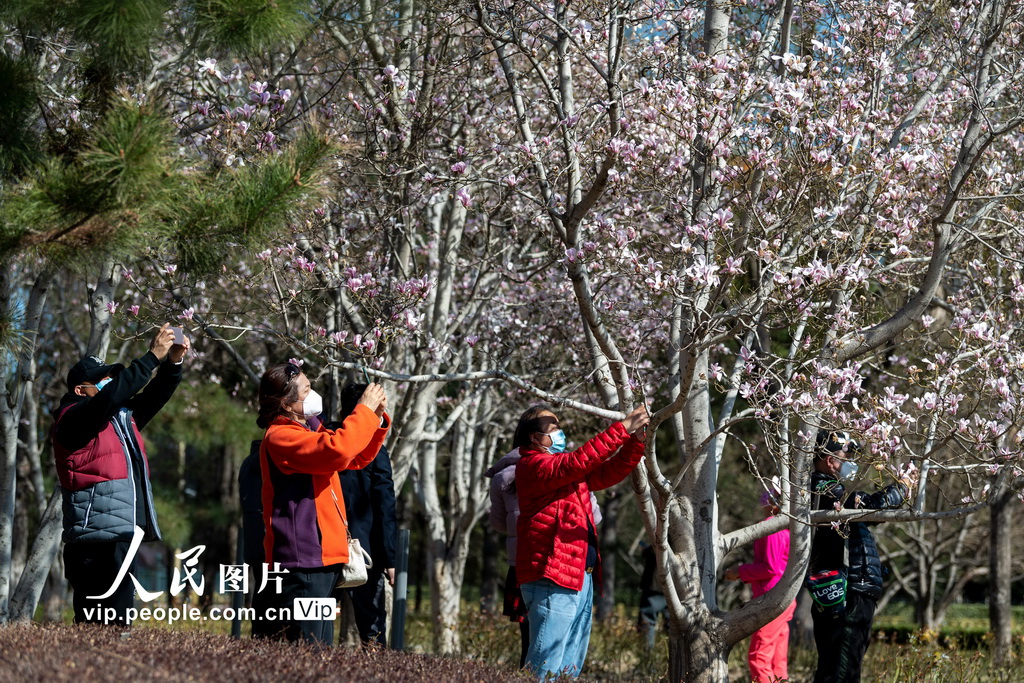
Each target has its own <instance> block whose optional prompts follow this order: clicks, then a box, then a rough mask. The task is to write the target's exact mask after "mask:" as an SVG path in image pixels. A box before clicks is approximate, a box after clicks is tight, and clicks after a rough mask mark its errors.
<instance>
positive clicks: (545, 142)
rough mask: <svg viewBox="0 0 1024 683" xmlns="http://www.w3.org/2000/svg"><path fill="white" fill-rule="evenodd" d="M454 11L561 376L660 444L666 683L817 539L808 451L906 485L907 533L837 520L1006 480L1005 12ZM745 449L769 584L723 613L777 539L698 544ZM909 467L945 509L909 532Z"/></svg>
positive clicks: (752, 613)
mask: <svg viewBox="0 0 1024 683" xmlns="http://www.w3.org/2000/svg"><path fill="white" fill-rule="evenodd" d="M477 10H478V13H477V20H478V22H479V25H480V27H481V30H482V31H483V32H484V34H485V35H486V36H487V37H488V41H489V45H490V47H491V48H492V60H493V62H494V63H495V68H496V69H501V71H502V73H503V74H504V76H505V81H506V93H507V97H508V102H509V105H508V106H509V110H510V112H509V113H510V120H512V121H514V122H515V124H516V125H517V127H518V130H519V136H518V139H517V140H516V141H515V142H514V143H513V144H510V146H509V147H508V148H507V150H506V152H507V154H508V155H509V156H513V155H516V156H521V158H522V159H523V160H524V161H525V162H526V163H527V164H528V166H529V169H530V171H531V172H530V175H529V178H528V180H527V182H525V183H523V184H521V185H519V191H520V192H523V193H528V194H529V195H530V196H531V197H532V198H533V199H534V202H535V205H536V206H537V207H538V208H537V211H538V214H539V215H541V216H543V218H544V219H545V220H546V221H547V224H548V228H549V229H550V232H551V234H552V235H554V236H556V238H557V240H558V241H559V242H560V246H559V250H560V251H561V252H562V255H563V259H562V267H563V268H564V278H565V282H566V283H568V284H570V285H571V287H572V292H573V297H574V300H575V303H576V305H577V306H578V312H579V317H580V318H581V319H582V321H583V323H584V326H585V334H584V333H581V334H580V335H579V342H578V344H579V345H580V346H584V345H586V344H587V342H588V341H589V340H593V343H592V344H590V345H589V348H590V350H591V359H590V360H591V363H590V366H589V367H588V368H586V370H585V371H586V372H587V373H591V372H592V373H595V377H596V379H597V382H598V384H599V387H600V388H602V389H604V390H605V394H606V397H607V402H606V405H609V406H611V407H615V408H618V409H619V410H625V409H627V408H628V407H629V406H630V405H631V404H633V403H635V402H636V401H638V400H647V401H651V402H652V405H653V411H654V416H653V418H652V421H651V429H652V430H654V431H655V432H658V431H659V430H661V429H665V428H667V429H668V430H669V432H670V433H671V435H672V438H673V443H674V446H673V448H671V449H670V451H671V456H672V459H671V460H669V459H668V458H666V456H667V455H668V454H667V453H665V452H664V448H662V449H661V451H660V452H659V451H658V450H657V449H656V444H657V443H658V440H657V439H649V440H648V444H649V445H648V452H647V457H646V459H645V466H644V468H642V469H639V470H638V471H637V472H636V473H635V474H634V478H633V483H634V486H635V490H636V493H637V500H638V503H639V505H640V508H641V511H642V514H643V518H644V522H645V525H646V526H647V529H648V532H649V535H650V537H651V539H652V541H653V545H654V547H655V549H656V551H657V556H658V560H659V575H660V576H661V578H662V580H663V584H664V586H665V589H666V598H667V600H668V604H669V612H670V626H671V628H670V633H671V639H670V662H671V664H670V672H669V674H670V675H669V677H670V679H671V680H726V679H727V676H728V673H727V668H726V655H727V653H728V651H729V649H730V648H731V647H732V646H733V645H734V644H735V643H736V642H738V641H739V640H741V639H742V638H744V637H745V636H747V635H749V634H750V633H751V632H752V631H753V630H754V629H756V628H757V627H759V626H760V625H762V624H764V623H766V622H767V621H768V620H769V619H771V618H772V617H774V616H775V615H777V614H779V613H780V612H781V610H782V609H783V607H784V606H785V605H786V604H788V603H789V602H790V601H791V600H792V599H793V597H794V596H795V595H796V592H797V590H798V589H799V585H800V580H801V578H802V576H803V574H804V571H805V567H806V563H807V558H808V553H809V546H810V538H811V527H810V526H809V524H808V523H809V522H812V521H819V522H820V521H823V520H826V519H833V520H834V521H833V523H835V524H839V523H840V522H839V521H838V520H837V519H836V518H838V517H839V516H840V515H839V514H838V513H831V516H830V517H821V516H819V515H813V516H812V515H811V514H810V511H809V495H808V493H807V487H808V481H809V471H810V463H811V453H812V449H813V444H814V439H815V433H816V431H817V430H818V429H822V428H824V429H830V428H843V429H847V430H850V431H851V432H853V433H854V434H856V435H857V437H858V438H859V439H861V440H862V442H863V443H864V444H865V447H866V456H865V457H866V458H867V459H869V460H870V463H871V464H872V465H874V467H868V468H865V469H866V471H867V472H868V473H869V474H870V476H869V477H867V479H870V480H873V481H874V482H876V483H879V484H884V483H887V482H890V481H892V480H893V479H894V478H895V477H897V476H898V474H899V473H900V472H901V471H903V470H901V469H900V467H914V468H917V469H919V470H920V471H921V487H920V491H919V492H918V493H917V494H916V497H915V500H914V504H913V508H912V509H911V510H908V511H907V512H906V513H903V514H902V515H900V514H888V515H882V514H877V513H876V514H875V515H873V516H863V515H864V513H849V512H848V513H843V514H844V515H847V516H849V515H851V514H857V515H862V517H861V518H863V519H876V520H879V519H896V518H911V517H915V516H916V517H925V516H930V515H941V514H950V513H951V512H952V513H956V512H957V508H961V509H962V508H963V506H965V505H968V504H970V503H972V502H974V501H976V500H980V499H981V498H983V496H984V491H985V488H986V486H987V485H989V484H990V483H991V481H992V479H993V478H994V479H996V480H999V479H1000V478H1009V477H1012V476H1013V475H1014V474H1015V472H1016V471H1017V457H1018V454H1019V450H1020V445H1019V443H1018V441H1017V440H1016V439H1015V438H1012V436H1011V435H1012V434H1014V433H1015V429H1014V425H1015V424H1016V423H1017V421H1018V419H1019V416H1018V413H1017V391H1018V386H1019V380H1020V373H1021V370H1022V366H1021V362H1022V356H1021V349H1020V348H1019V346H1017V343H1016V341H1015V340H1016V339H1017V338H1019V334H1018V330H1017V329H1016V326H1017V324H1018V321H1019V318H1020V316H1019V312H1020V311H1019V308H1018V306H1019V302H1020V299H1021V295H1022V293H1024V290H1022V289H1021V282H1020V274H1019V268H1018V267H1017V263H1016V261H1015V260H1014V259H1015V256H1014V254H1015V253H1016V252H1017V251H1018V248H1019V240H1020V235H1019V233H1018V232H1017V231H1016V230H1015V229H1014V224H1015V221H1016V213H1015V210H1016V206H1015V204H1016V196H1017V195H1016V193H1017V192H1018V191H1019V187H1018V178H1017V177H1016V175H1015V174H1014V173H1012V170H1013V169H1014V168H1015V166H1016V162H1017V152H1018V149H1019V143H1020V136H1019V134H1018V127H1019V124H1020V123H1021V121H1022V119H1021V114H1022V110H1021V101H1020V99H1019V97H1020V86H1019V83H1018V81H1017V80H1016V76H1014V74H1016V73H1017V70H1018V66H1019V60H1020V58H1021V56H1022V53H1021V52H1020V50H1019V46H1018V34H1019V30H1018V29H1019V23H1018V22H1019V16H1018V15H1017V12H1018V9H1017V8H1014V7H1013V6H1011V5H1009V4H1006V3H984V2H982V3H977V4H973V5H971V6H969V7H956V8H953V7H946V6H940V5H933V6H929V7H926V8H915V7H914V6H911V5H904V4H901V3H892V2H880V3H849V4H840V5H834V4H833V5H828V6H824V5H821V6H819V5H817V4H815V3H805V4H802V5H799V6H797V5H795V4H794V3H777V4H776V3H748V4H747V5H745V6H743V7H736V6H732V5H726V4H725V3H708V4H707V5H704V6H700V7H699V8H698V7H696V6H693V7H687V6H685V5H683V6H678V5H668V4H665V3H658V4H651V5H645V4H632V5H629V6H625V5H616V4H615V3H612V4H611V5H610V6H609V7H601V8H595V7H593V6H579V7H574V6H573V5H572V4H563V3H556V4H553V5H551V6H550V7H547V8H542V7H540V6H536V5H533V6H531V7H530V9H529V10H527V9H524V8H522V6H518V5H512V4H511V3H509V4H501V3H480V4H479V5H478V7H477ZM609 10H610V11H609ZM979 389H980V390H979ZM595 412H597V411H596V410H595ZM747 425H756V428H757V429H758V430H759V431H760V432H762V433H763V435H764V449H765V450H766V451H767V455H768V460H769V462H770V463H771V467H770V469H769V470H767V471H765V470H762V471H761V473H762V475H763V476H764V477H765V478H766V479H767V478H769V477H772V476H778V477H779V478H780V480H781V488H782V493H783V498H784V500H785V501H786V502H785V505H784V508H785V509H786V511H787V516H786V517H787V519H788V524H789V528H790V532H791V538H792V550H791V555H790V560H791V561H790V564H789V567H788V568H787V572H786V575H785V577H784V578H783V580H782V582H781V583H780V584H779V587H778V588H777V589H776V590H774V591H771V592H770V593H769V594H767V595H766V596H764V597H762V598H760V599H758V600H755V601H752V602H751V603H749V604H747V605H745V606H743V607H741V608H739V609H735V610H732V611H729V612H727V613H726V612H723V611H721V610H720V609H719V608H718V604H717V599H716V586H717V576H718V573H719V572H718V569H719V565H720V563H721V561H722V558H723V556H724V554H725V553H727V552H728V551H729V550H730V549H732V548H733V547H734V546H735V545H737V544H739V543H743V542H747V541H749V540H751V539H753V538H754V537H755V536H756V535H759V534H763V533H766V532H767V531H769V530H773V529H777V528H779V527H780V526H782V525H783V524H784V523H785V521H780V522H778V523H776V524H774V525H772V524H771V523H767V524H760V525H757V526H755V527H753V528H749V529H743V530H740V531H737V532H733V533H731V534H722V533H721V531H720V530H719V528H718V524H717V502H716V497H717V494H718V471H719V464H720V459H721V458H722V457H723V454H724V453H726V452H727V451H726V449H725V446H726V445H727V444H728V443H729V442H730V438H729V437H730V435H733V434H737V433H742V432H743V431H746V432H747V433H749V430H748V429H747ZM740 446H743V444H740ZM741 450H742V449H741ZM751 451H752V448H750V447H749V445H748V447H747V453H748V456H749V457H751V462H752V463H755V464H756V463H757V462H758V461H760V462H763V458H754V457H752V456H753V455H754V454H753V453H751ZM669 463H672V467H671V468H670V467H669V466H668V464H669ZM936 470H943V471H949V472H951V473H953V472H955V473H958V474H959V475H960V476H961V478H962V479H963V481H964V483H965V485H966V486H968V487H969V489H970V491H971V493H969V494H967V496H966V497H965V500H964V501H954V502H953V504H952V505H951V506H949V507H946V508H945V509H944V510H942V511H933V508H930V507H927V506H926V505H925V502H926V497H929V496H932V495H933V493H932V488H931V487H930V486H929V483H928V482H929V474H930V473H931V472H933V471H936ZM863 483H865V484H867V483H868V482H867V481H865V482H863ZM825 523H828V522H827V521H826V522H825Z"/></svg>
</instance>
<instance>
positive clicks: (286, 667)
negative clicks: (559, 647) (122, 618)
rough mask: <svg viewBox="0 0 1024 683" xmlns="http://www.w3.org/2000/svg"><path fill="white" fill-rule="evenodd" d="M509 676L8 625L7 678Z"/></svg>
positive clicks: (184, 634) (2, 659)
mask: <svg viewBox="0 0 1024 683" xmlns="http://www.w3.org/2000/svg"><path fill="white" fill-rule="evenodd" d="M141 680H145V681H217V682H219V683H228V682H229V681H230V682H232V683H234V682H235V681H289V683H290V682H292V681H296V682H298V681H431V682H432V683H436V682H437V681H446V682H447V681H465V682H470V681H507V680H524V681H525V680H529V679H527V678H525V677H519V676H515V675H512V674H510V673H509V672H507V671H502V670H499V669H497V668H493V667H489V666H487V665H485V664H482V663H479V662H470V661H466V660H460V659H449V658H444V657H432V656H427V655H419V654H410V653H405V652H396V651H394V650H374V651H364V650H361V649H345V648H333V649H325V650H316V649H312V648H309V647H306V646H297V645H289V644H287V643H277V642H267V641H260V640H256V641H254V640H249V639H247V638H246V639H242V640H235V639H232V638H229V637H227V636H223V635H215V634H210V633H205V632H202V631H172V630H165V629H159V628H135V629H132V630H131V631H130V632H124V631H123V629H120V628H115V627H111V626H94V625H81V626H68V625H63V624H25V625H17V626H8V627H4V628H0V681H4V682H6V681H19V682H20V681H76V682H91V681H111V682H116V683H127V682H128V681H141Z"/></svg>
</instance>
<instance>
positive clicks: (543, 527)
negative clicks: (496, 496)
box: [516, 422, 644, 591]
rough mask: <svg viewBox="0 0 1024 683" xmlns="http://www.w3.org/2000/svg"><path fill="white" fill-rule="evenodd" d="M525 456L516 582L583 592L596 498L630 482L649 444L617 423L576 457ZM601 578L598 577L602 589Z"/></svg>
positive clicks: (519, 476) (519, 467) (520, 469)
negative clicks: (548, 584)
mask: <svg viewBox="0 0 1024 683" xmlns="http://www.w3.org/2000/svg"><path fill="white" fill-rule="evenodd" d="M620 448H621V450H619V449H620ZM616 451H619V452H618V454H616ZM520 453H521V454H522V457H521V458H520V460H519V462H518V463H516V488H517V493H518V496H519V521H518V523H517V525H516V528H517V531H518V534H519V547H518V549H517V550H516V577H517V579H518V581H519V584H520V585H522V584H524V583H529V582H531V581H538V580H540V579H550V580H551V581H553V582H555V583H556V584H558V585H559V586H562V587H564V588H569V589H571V590H577V591H578V590H580V589H582V588H583V576H584V572H585V571H586V562H587V538H588V533H587V532H588V528H589V527H590V526H591V525H593V524H594V512H593V509H592V507H591V505H590V492H591V491H599V490H601V489H605V488H608V487H609V486H614V485H615V484H617V483H619V482H620V481H622V480H623V479H625V478H626V476H628V475H629V473H630V472H632V471H633V468H634V467H636V464H637V463H638V462H640V459H641V458H642V457H643V454H644V444H643V443H642V442H641V441H638V440H637V439H635V438H633V437H631V436H630V435H629V434H628V433H627V432H626V428H625V427H623V426H622V423H621V422H616V423H615V424H613V425H612V426H611V427H609V428H608V429H607V430H605V431H603V432H601V433H600V434H598V435H597V436H595V437H594V438H593V439H591V440H590V441H588V442H586V443H585V444H583V446H582V447H581V448H579V449H577V450H575V451H573V452H571V453H548V452H546V451H538V450H530V449H529V448H521V449H520ZM598 567H600V556H599V562H598ZM600 578H601V577H600V572H598V576H597V580H598V584H600Z"/></svg>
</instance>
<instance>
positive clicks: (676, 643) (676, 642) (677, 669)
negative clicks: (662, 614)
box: [668, 619, 730, 683]
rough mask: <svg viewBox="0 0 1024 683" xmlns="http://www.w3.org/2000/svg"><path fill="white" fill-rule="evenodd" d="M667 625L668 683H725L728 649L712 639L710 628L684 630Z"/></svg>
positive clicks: (701, 627)
mask: <svg viewBox="0 0 1024 683" xmlns="http://www.w3.org/2000/svg"><path fill="white" fill-rule="evenodd" d="M674 621H675V620H674V619H673V620H671V621H670V623H669V640H668V680H669V683H728V682H729V649H730V648H729V647H728V646H727V645H726V644H725V643H724V642H721V641H718V640H715V639H714V635H713V634H714V630H713V629H712V628H711V627H710V626H711V625H710V624H694V625H693V626H691V627H690V628H688V629H687V628H684V627H682V626H680V625H678V624H676V623H672V622H674Z"/></svg>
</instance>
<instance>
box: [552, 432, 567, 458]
mask: <svg viewBox="0 0 1024 683" xmlns="http://www.w3.org/2000/svg"><path fill="white" fill-rule="evenodd" d="M548 436H550V437H551V445H550V446H548V453H565V432H563V431H562V430H561V429H556V430H555V431H553V432H548Z"/></svg>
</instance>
